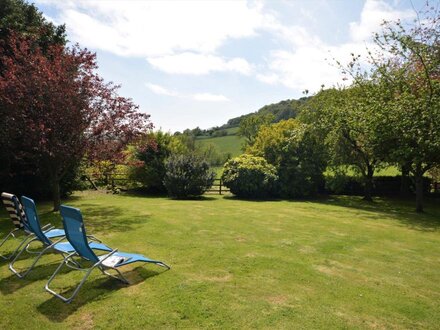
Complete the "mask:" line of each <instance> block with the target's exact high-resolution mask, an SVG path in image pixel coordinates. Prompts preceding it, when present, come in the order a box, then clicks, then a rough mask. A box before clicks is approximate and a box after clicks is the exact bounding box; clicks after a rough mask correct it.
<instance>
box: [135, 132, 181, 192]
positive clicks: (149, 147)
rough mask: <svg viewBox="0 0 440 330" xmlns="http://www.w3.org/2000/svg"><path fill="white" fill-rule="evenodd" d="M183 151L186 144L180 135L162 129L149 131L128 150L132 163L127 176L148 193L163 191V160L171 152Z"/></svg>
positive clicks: (164, 190) (164, 169)
mask: <svg viewBox="0 0 440 330" xmlns="http://www.w3.org/2000/svg"><path fill="white" fill-rule="evenodd" d="M184 152H186V146H185V145H183V143H182V141H181V138H180V137H174V136H172V135H171V134H169V133H164V132H162V131H157V132H152V133H149V134H147V135H146V136H144V137H143V139H142V140H141V141H139V142H138V144H137V145H136V146H134V147H131V148H129V150H128V156H129V157H128V158H129V160H130V162H131V163H132V166H130V168H129V171H128V172H129V175H128V177H129V179H130V181H132V182H138V183H139V184H140V185H141V186H142V187H143V188H145V189H146V190H147V191H148V192H150V193H164V192H166V188H165V186H164V185H163V182H164V178H165V173H166V168H165V162H166V160H167V159H168V157H170V156H171V155H172V154H180V153H184Z"/></svg>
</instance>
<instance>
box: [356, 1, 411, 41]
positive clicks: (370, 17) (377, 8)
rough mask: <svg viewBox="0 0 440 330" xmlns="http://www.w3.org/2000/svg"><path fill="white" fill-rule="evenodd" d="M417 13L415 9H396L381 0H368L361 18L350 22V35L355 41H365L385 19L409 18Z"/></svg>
mask: <svg viewBox="0 0 440 330" xmlns="http://www.w3.org/2000/svg"><path fill="white" fill-rule="evenodd" d="M415 15H416V14H415V12H414V11H413V10H395V9H393V8H392V6H390V5H389V4H387V3H386V2H384V1H381V0H367V1H366V2H365V5H364V7H363V9H362V13H361V20H360V21H359V22H351V23H350V36H351V38H352V40H354V41H365V40H367V39H370V38H371V36H372V34H373V33H374V32H378V31H379V29H380V26H381V24H382V23H383V21H384V20H385V21H395V20H397V19H400V20H407V19H411V18H414V17H415Z"/></svg>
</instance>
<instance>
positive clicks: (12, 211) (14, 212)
mask: <svg viewBox="0 0 440 330" xmlns="http://www.w3.org/2000/svg"><path fill="white" fill-rule="evenodd" d="M1 198H2V201H3V204H4V205H5V207H6V210H7V211H8V213H9V216H10V218H11V220H12V222H13V224H14V226H15V228H18V229H22V228H24V227H25V226H24V223H25V222H27V221H26V220H27V219H26V215H25V213H24V210H23V206H22V205H21V203H20V201H19V200H18V198H17V196H15V195H12V194H8V193H6V192H3V193H2V195H1Z"/></svg>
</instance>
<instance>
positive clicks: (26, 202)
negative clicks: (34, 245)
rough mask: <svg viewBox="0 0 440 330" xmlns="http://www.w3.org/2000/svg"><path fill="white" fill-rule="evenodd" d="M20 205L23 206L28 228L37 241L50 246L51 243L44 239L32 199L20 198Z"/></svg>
mask: <svg viewBox="0 0 440 330" xmlns="http://www.w3.org/2000/svg"><path fill="white" fill-rule="evenodd" d="M21 203H22V204H23V208H24V213H26V218H27V220H28V224H29V227H30V228H31V230H32V232H33V233H34V234H35V235H36V236H37V237H38V239H39V240H40V241H41V242H43V243H44V244H46V245H51V244H52V242H51V241H50V239H48V238H47V237H46V235H45V234H44V233H43V231H42V230H41V225H40V219H39V218H38V213H37V207H36V206H35V203H34V201H33V200H32V199H30V198H29V197H26V196H21Z"/></svg>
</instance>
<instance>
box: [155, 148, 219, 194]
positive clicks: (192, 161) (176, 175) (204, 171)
mask: <svg viewBox="0 0 440 330" xmlns="http://www.w3.org/2000/svg"><path fill="white" fill-rule="evenodd" d="M165 169H166V174H165V178H164V180H163V184H164V186H165V187H166V189H167V191H168V195H169V196H170V197H175V198H188V197H196V196H200V195H202V194H203V193H204V192H205V191H206V190H208V189H209V188H210V187H211V186H212V184H213V183H214V178H215V173H214V172H212V171H211V170H210V168H209V165H208V163H207V162H206V161H205V160H203V159H201V158H200V157H197V156H195V155H173V156H171V157H170V158H169V159H168V160H167V161H166V163H165Z"/></svg>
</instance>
